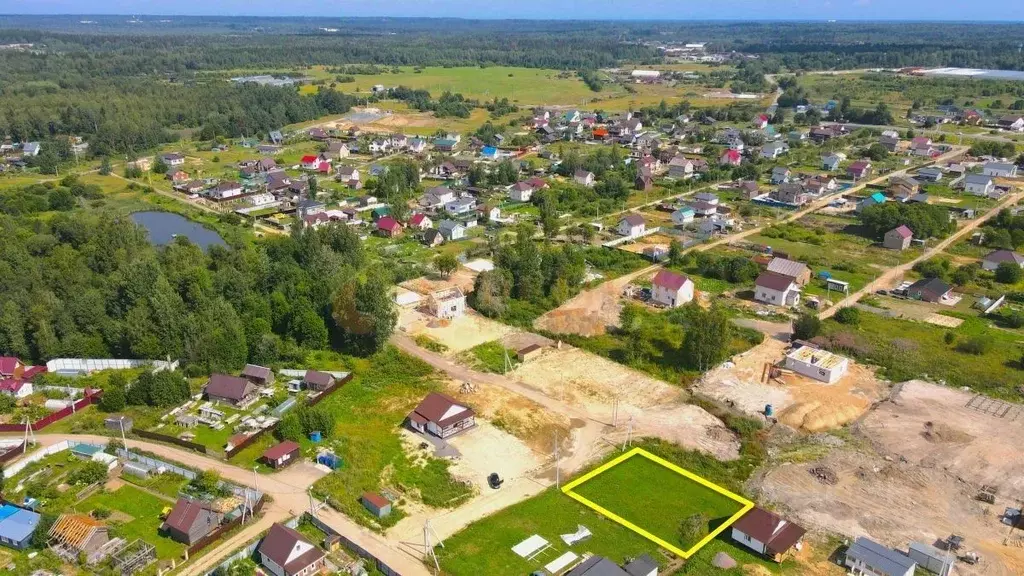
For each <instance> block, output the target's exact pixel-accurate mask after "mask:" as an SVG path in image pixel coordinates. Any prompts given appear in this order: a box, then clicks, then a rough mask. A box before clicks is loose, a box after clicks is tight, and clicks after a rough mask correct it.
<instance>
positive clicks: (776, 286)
mask: <svg viewBox="0 0 1024 576" xmlns="http://www.w3.org/2000/svg"><path fill="white" fill-rule="evenodd" d="M754 284H755V285H757V286H761V287H762V288H768V289H770V290H777V291H779V292H782V291H784V290H786V289H787V288H789V287H790V286H792V285H793V278H792V277H790V276H786V275H784V274H779V273H776V272H769V271H767V270H765V271H764V272H761V275H760V276H758V277H757V280H755V281H754Z"/></svg>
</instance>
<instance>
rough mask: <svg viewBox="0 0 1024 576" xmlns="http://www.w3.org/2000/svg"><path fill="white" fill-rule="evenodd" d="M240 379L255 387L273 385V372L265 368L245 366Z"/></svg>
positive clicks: (252, 365)
mask: <svg viewBox="0 0 1024 576" xmlns="http://www.w3.org/2000/svg"><path fill="white" fill-rule="evenodd" d="M242 378H245V379H246V380H248V381H249V382H252V383H253V384H255V385H257V386H268V385H270V384H273V383H274V371H273V370H271V369H270V368H267V367H265V366H257V365H255V364H246V365H245V368H243V369H242Z"/></svg>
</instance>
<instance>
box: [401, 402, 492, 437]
mask: <svg viewBox="0 0 1024 576" xmlns="http://www.w3.org/2000/svg"><path fill="white" fill-rule="evenodd" d="M409 426H411V427H412V429H413V430H417V431H419V432H429V433H430V434H433V435H434V436H438V437H440V438H447V437H449V436H453V435H455V434H458V433H459V432H462V431H464V430H468V429H469V428H472V427H473V426H476V413H475V412H473V409H472V408H470V407H469V406H465V405H462V404H459V403H458V402H456V401H455V400H454V399H452V398H451V397H450V396H446V395H444V394H440V393H438V392H431V393H430V394H427V397H426V398H424V399H423V401H422V402H420V404H419V406H416V409H415V410H413V411H412V412H411V413H410V414H409Z"/></svg>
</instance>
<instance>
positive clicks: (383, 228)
mask: <svg viewBox="0 0 1024 576" xmlns="http://www.w3.org/2000/svg"><path fill="white" fill-rule="evenodd" d="M377 231H378V232H380V233H381V235H383V236H386V237H388V238H395V237H397V236H400V235H401V234H402V225H401V224H399V223H398V221H397V220H395V219H394V218H392V217H391V216H384V217H383V218H380V219H379V220H377Z"/></svg>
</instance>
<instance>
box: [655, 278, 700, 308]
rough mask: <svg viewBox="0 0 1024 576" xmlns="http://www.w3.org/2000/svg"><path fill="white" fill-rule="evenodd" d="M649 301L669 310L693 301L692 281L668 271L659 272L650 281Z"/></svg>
mask: <svg viewBox="0 0 1024 576" xmlns="http://www.w3.org/2000/svg"><path fill="white" fill-rule="evenodd" d="M651 300H654V301H655V302H657V303H659V304H664V305H665V306H668V307H669V308H675V307H677V306H682V305H683V304H686V303H687V302H689V301H691V300H693V281H692V280H690V279H689V278H687V277H686V276H683V275H682V274H676V273H675V272H671V271H669V270H660V271H659V272H658V274H657V275H655V276H654V280H652V281H651Z"/></svg>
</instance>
